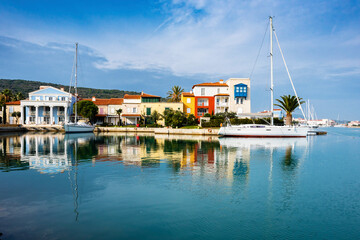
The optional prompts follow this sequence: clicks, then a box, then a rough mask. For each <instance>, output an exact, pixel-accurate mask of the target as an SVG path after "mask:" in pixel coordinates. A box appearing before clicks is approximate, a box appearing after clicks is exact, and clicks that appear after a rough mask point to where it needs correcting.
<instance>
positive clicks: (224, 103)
mask: <svg viewBox="0 0 360 240" xmlns="http://www.w3.org/2000/svg"><path fill="white" fill-rule="evenodd" d="M216 106H217V107H227V106H229V103H228V102H217V103H216Z"/></svg>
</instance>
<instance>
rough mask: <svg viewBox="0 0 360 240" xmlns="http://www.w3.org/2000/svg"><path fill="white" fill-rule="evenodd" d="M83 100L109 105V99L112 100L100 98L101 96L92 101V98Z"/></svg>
mask: <svg viewBox="0 0 360 240" xmlns="http://www.w3.org/2000/svg"><path fill="white" fill-rule="evenodd" d="M81 100H86V101H90V102H93V103H94V104H95V105H109V101H110V99H100V98H96V99H95V101H92V99H91V98H83V99H81Z"/></svg>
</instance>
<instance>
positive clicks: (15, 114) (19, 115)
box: [11, 112, 21, 124]
mask: <svg viewBox="0 0 360 240" xmlns="http://www.w3.org/2000/svg"><path fill="white" fill-rule="evenodd" d="M11 116H12V117H14V118H15V119H16V124H18V122H19V118H20V117H21V112H13V113H12V114H11Z"/></svg>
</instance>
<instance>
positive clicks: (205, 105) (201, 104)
mask: <svg viewBox="0 0 360 240" xmlns="http://www.w3.org/2000/svg"><path fill="white" fill-rule="evenodd" d="M207 106H209V103H198V107H207Z"/></svg>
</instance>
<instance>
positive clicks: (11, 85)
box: [0, 79, 141, 98]
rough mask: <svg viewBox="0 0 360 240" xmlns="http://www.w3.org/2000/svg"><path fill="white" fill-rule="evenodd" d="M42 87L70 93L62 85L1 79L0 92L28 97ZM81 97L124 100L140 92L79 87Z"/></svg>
mask: <svg viewBox="0 0 360 240" xmlns="http://www.w3.org/2000/svg"><path fill="white" fill-rule="evenodd" d="M40 86H52V87H56V88H61V87H63V88H64V89H65V91H69V86H64V85H61V84H54V83H45V82H37V81H28V80H20V79H19V80H12V79H0V91H2V90H4V89H6V88H7V89H10V90H12V92H14V93H15V92H21V93H22V94H23V95H24V96H25V97H28V93H29V92H33V91H36V90H38V89H39V87H40ZM78 93H79V96H80V97H82V98H91V97H92V96H96V97H97V98H122V97H123V96H124V95H125V94H129V95H137V94H141V93H140V92H134V91H124V90H116V89H111V90H110V89H94V88H84V87H78Z"/></svg>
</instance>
